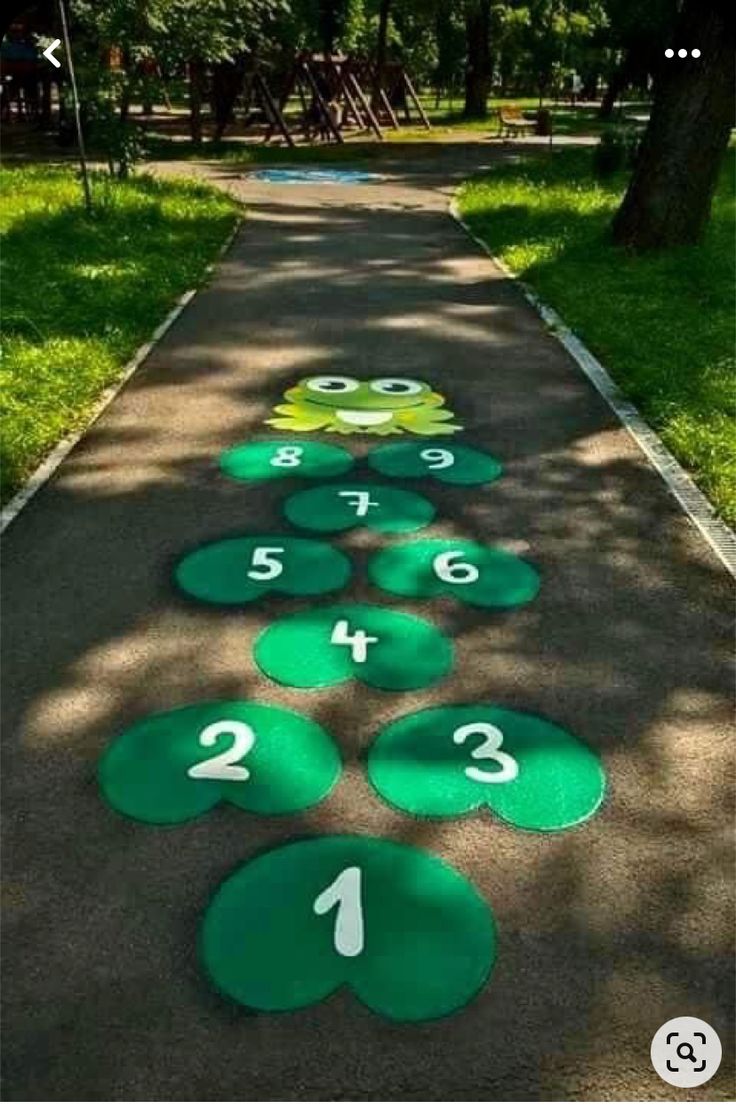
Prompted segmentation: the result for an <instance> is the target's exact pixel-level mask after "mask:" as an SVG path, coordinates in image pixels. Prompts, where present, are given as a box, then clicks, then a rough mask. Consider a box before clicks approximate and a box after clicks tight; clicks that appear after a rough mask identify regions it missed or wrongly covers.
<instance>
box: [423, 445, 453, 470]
mask: <svg viewBox="0 0 736 1109" xmlns="http://www.w3.org/2000/svg"><path fill="white" fill-rule="evenodd" d="M419 457H420V458H422V459H423V460H424V461H425V462H429V466H427V469H428V470H446V469H447V467H448V466H452V465H453V464H454V462H455V455H454V454H453V453H452V451H444V450H441V449H440V448H439V447H437V448H435V447H427V449H426V450H424V451H421V452H420V454H419Z"/></svg>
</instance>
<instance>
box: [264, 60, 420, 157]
mask: <svg viewBox="0 0 736 1109" xmlns="http://www.w3.org/2000/svg"><path fill="white" fill-rule="evenodd" d="M274 87H275V82H274V80H273V77H272V76H271V75H269V73H268V70H267V68H266V67H265V66H264V65H263V64H259V65H256V66H255V68H254V69H253V72H252V74H251V78H250V89H249V92H250V96H249V99H250V102H251V104H256V105H258V106H259V107H260V108H261V110H262V112H263V115H264V118H265V120H266V122H267V128H266V133H265V136H264V141H265V142H270V141H271V139H272V138H273V137H274V136H276V135H279V136H280V137H281V138H282V139H283V140H284V142H285V143H286V144H287V146H295V145H296V138H295V135H296V134H301V135H302V136H303V137H304V138H305V139H306V141H311V140H312V138H313V136H314V135H315V134H318V135H319V137H320V138H322V139H324V140H326V141H328V142H336V143H342V142H344V141H345V133H346V132H351V133H352V134H366V135H372V136H373V137H374V138H376V139H378V140H382V139H383V138H384V130H386V129H389V128H390V129H392V130H396V131H397V130H399V129H400V128H401V126H402V124H401V123H400V122H399V119H400V118H401V119H402V120H403V123H404V125H406V126H412V125H417V124H418V125H421V126H422V127H424V128H426V130H428V131H429V130H431V124H430V122H429V120H428V119H427V115H426V113H425V111H424V109H423V108H422V105H421V103H420V101H419V97H418V96H417V93H416V89H415V88H414V85H413V84H412V81H411V78H410V77H409V74H408V73H407V72H406V70H405V68H404V66H403V65H402V64H401V63H400V62H386V63H385V64H384V65H383V66H381V70H380V74H379V71H378V67H377V66H376V65H375V63H374V62H372V61H370V60H368V59H367V58H357V57H352V56H344V55H336V54H332V55H325V54H313V53H302V54H299V55H297V57H296V58H295V59H294V62H293V65H292V66H291V68H290V69H289V70H288V72H287V73H286V75H285V77H284V78H283V80H281V81H280V82H279V86H278V92H277V93H274V91H273V89H274ZM294 100H296V102H297V107H298V112H297V118H296V119H294V117H293V115H292V114H291V113H290V112H289V111H288V106H289V104H290V102H292V101H294Z"/></svg>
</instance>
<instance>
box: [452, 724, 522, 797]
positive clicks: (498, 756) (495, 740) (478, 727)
mask: <svg viewBox="0 0 736 1109" xmlns="http://www.w3.org/2000/svg"><path fill="white" fill-rule="evenodd" d="M471 735H484V736H485V737H486V739H485V742H484V743H481V745H480V747H476V748H475V750H474V751H471V754H472V756H473V758H474V759H493V761H494V762H497V763H498V765H499V768H500V769H498V770H482V769H481V768H480V767H478V766H466V767H465V776H466V778H471V779H472V781H474V782H485V783H488V784H490V783H494V782H495V783H496V785H500V784H501V783H503V782H513V780H514V778H517V777H518V775H519V764H518V762H517V761H516V759H515V758H514V757H513V755H510V754H509V753H508V751H502V750H501V744H502V743H503V732H502V731H501V729H500V728H497V727H496V726H495V725H494V724H465V725H463V727H462V728H456V729H455V731H454V732H453V733H452V742H453V743H465V740H466V739H468V738H469V737H470V736H471Z"/></svg>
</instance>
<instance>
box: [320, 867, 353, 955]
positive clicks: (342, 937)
mask: <svg viewBox="0 0 736 1109" xmlns="http://www.w3.org/2000/svg"><path fill="white" fill-rule="evenodd" d="M360 882H361V872H360V867H359V866H346V867H345V869H344V870H341V871H340V873H339V874H338V876H337V878H335V881H334V882H332V884H331V885H329V886H328V887H327V889H324V890H322V893H320V894H319V896H318V897H316V898H315V901H314V904H313V906H312V908H313V910H314V912H315V913H316V914H317V916H324V914H325V913H329V911H330V909H334V907H335V905H337V915H336V916H335V931H334V933H333V940H332V942H333V943H334V945H335V951H336V952H337V953H338V955H344V956H345V957H346V958H348V959H349V958H352V957H354V956H355V955H360V953H361V951H362V950H363V948H364V946H365V935H364V925H363V905H362V902H361V897H360Z"/></svg>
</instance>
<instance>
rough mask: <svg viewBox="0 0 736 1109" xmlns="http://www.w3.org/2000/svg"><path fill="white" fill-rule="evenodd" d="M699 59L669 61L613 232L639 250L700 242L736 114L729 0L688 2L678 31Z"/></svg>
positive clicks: (675, 39)
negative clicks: (698, 51)
mask: <svg viewBox="0 0 736 1109" xmlns="http://www.w3.org/2000/svg"><path fill="white" fill-rule="evenodd" d="M672 43H673V46H674V47H675V48H677V44H679V43H688V49H689V50H692V48H693V47H698V48H699V49H700V51H701V55H700V57H699V58H697V59H696V58H690V57H688V58H678V57H677V55H675V57H674V58H669V59H666V60H665V59H663V66H662V69H661V71H660V74H659V76H658V78H657V80H656V84H655V93H654V103H653V105H652V114H651V118H650V121H649V126H648V128H647V131H646V134H645V136H644V141H643V143H642V149H641V153H640V156H639V160H638V164H637V167H636V170H635V171H634V176H633V178H632V180H631V182H630V184H629V188H628V190H627V192H626V196H625V197H624V199H623V203H622V204H621V207H620V208H619V210H618V212H617V213H616V216H615V218H614V221H613V237H614V240H615V242H617V243H619V244H620V245H622V246H628V247H632V248H633V249H634V250H653V249H657V248H660V247H667V246H676V245H680V244H686V243H696V242H698V240H699V239H700V237H701V236H702V234H703V231H704V229H705V225H706V223H707V221H708V216H709V215H710V206H711V201H712V199H713V193H714V191H715V187H716V184H717V181H718V173H719V170H720V167H721V162H722V160H723V155H724V153H725V151H726V149H727V147H728V142H729V137H730V133H731V127H732V124H733V117H734V105H733V87H734V78H735V77H736V67H735V65H734V50H735V49H736V9H734V8H733V7H732V6H731V4H730V2H729V0H685V4H684V7H683V9H682V13H681V16H680V20H679V24H678V26H677V28H676V30H675V33H674V34H673V36H672Z"/></svg>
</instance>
